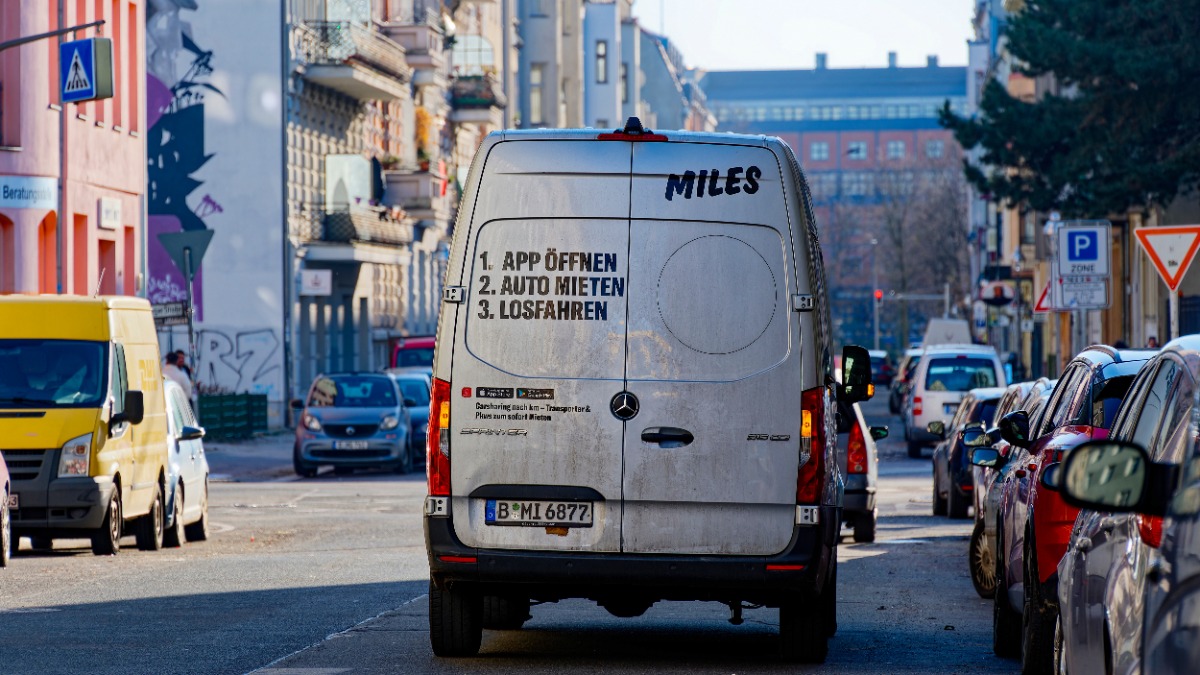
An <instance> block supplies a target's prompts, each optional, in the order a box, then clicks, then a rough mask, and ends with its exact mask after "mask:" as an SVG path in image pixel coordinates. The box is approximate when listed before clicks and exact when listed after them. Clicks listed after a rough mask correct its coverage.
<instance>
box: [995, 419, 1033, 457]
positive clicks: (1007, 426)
mask: <svg viewBox="0 0 1200 675" xmlns="http://www.w3.org/2000/svg"><path fill="white" fill-rule="evenodd" d="M999 427H1000V438H1003V439H1004V440H1006V441H1008V442H1009V443H1010V444H1012V445H1015V446H1017V447H1018V448H1028V447H1029V446H1031V445H1033V444H1032V443H1031V442H1030V441H1029V413H1027V412H1025V411H1024V410H1014V411H1012V412H1010V413H1008V414H1007V415H1005V416H1004V417H1002V418H1001V419H1000V424H999Z"/></svg>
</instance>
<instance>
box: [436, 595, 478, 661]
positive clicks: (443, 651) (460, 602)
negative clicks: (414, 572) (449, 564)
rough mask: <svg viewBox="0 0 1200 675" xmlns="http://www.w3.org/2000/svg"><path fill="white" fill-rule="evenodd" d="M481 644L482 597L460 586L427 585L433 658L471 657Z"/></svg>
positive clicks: (476, 652)
mask: <svg viewBox="0 0 1200 675" xmlns="http://www.w3.org/2000/svg"><path fill="white" fill-rule="evenodd" d="M482 642H483V596H481V595H479V594H478V593H476V592H474V591H473V590H472V589H470V588H469V587H464V586H463V585H461V584H454V585H450V584H446V587H445V588H438V587H437V585H436V584H434V583H433V581H430V582H429V645H430V646H431V647H433V653H434V654H436V655H437V656H443V657H446V656H475V655H476V654H478V653H479V645H480V644H481V643H482Z"/></svg>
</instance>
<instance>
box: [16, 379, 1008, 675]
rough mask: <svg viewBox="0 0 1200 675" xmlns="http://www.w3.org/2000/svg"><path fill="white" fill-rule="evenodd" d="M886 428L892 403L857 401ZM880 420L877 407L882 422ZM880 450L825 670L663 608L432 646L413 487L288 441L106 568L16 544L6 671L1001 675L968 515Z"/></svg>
mask: <svg viewBox="0 0 1200 675" xmlns="http://www.w3.org/2000/svg"><path fill="white" fill-rule="evenodd" d="M866 412H867V416H868V419H869V420H870V421H871V422H872V423H873V424H874V423H889V421H890V422H891V423H893V429H894V430H895V431H897V432H898V431H899V428H898V426H895V425H894V423H895V420H889V419H888V418H887V415H886V401H884V400H882V398H881V399H880V400H879V401H873V402H871V403H869V404H868V405H867V406H866ZM881 413H882V414H881ZM898 437H899V434H898V433H897V438H896V439H889V440H887V441H884V442H882V443H881V444H880V454H881V465H880V474H881V484H880V498H881V507H880V523H879V537H878V540H877V542H876V543H874V544H853V543H844V544H843V545H842V546H841V547H840V553H839V568H838V575H839V589H838V602H839V605H838V614H839V616H838V620H839V631H838V634H837V636H836V637H835V638H834V639H833V640H832V642H831V643H830V654H829V659H828V661H827V663H826V664H824V665H823V666H819V667H812V668H809V669H807V670H806V669H805V668H802V667H797V666H794V665H791V664H780V663H778V662H777V661H775V659H774V654H775V643H776V640H777V637H776V631H777V625H778V614H777V612H776V611H772V610H765V609H764V610H747V611H746V613H745V619H746V622H745V623H744V624H743V625H740V626H733V625H731V624H729V623H728V618H729V611H728V609H727V608H725V607H724V606H723V605H717V604H709V603H660V604H659V605H656V606H655V607H653V608H651V609H650V611H648V612H647V613H646V614H645V615H644V616H642V617H639V618H636V619H617V618H614V617H612V616H610V615H609V614H608V613H607V612H606V611H605V610H603V609H601V608H599V607H597V606H595V605H594V604H592V603H588V602H584V601H569V602H562V603H557V604H550V605H541V606H537V607H535V608H534V609H533V611H532V615H533V619H532V620H530V621H529V622H528V623H527V624H526V627H525V628H524V629H523V630H520V631H508V632H490V631H489V632H486V633H485V635H484V641H483V648H482V651H481V655H480V656H479V657H478V658H475V659H466V660H444V659H436V658H434V657H433V655H432V652H431V651H430V649H429V641H428V633H427V614H426V597H425V593H426V590H427V586H428V576H427V572H428V570H427V567H426V563H425V554H424V543H423V540H422V535H421V519H420V511H421V504H422V498H423V495H424V483H423V477H422V476H394V475H390V474H383V473H374V474H356V475H354V476H338V477H335V476H332V475H330V474H323V475H321V476H319V477H317V478H315V479H310V480H293V479H292V477H291V476H289V475H288V474H289V471H288V469H289V468H290V464H289V462H290V441H289V440H288V439H287V438H286V437H275V438H268V439H264V440H260V441H258V442H257V443H254V444H250V445H237V446H227V445H220V444H210V453H209V455H210V462H211V463H212V471H213V473H214V475H218V476H221V477H222V480H223V481H228V482H216V483H214V484H213V485H212V492H211V511H210V514H211V518H212V521H213V525H214V527H213V534H212V537H211V538H210V540H209V541H208V542H203V543H191V544H185V545H184V546H183V547H182V548H179V549H171V550H164V551H160V552H156V553H146V552H140V551H136V550H132V549H133V540H132V538H131V537H130V538H126V540H125V545H126V547H127V548H125V549H123V550H122V551H121V552H120V554H119V555H117V556H115V557H107V558H98V557H95V556H93V555H92V554H91V553H90V551H89V550H88V549H87V547H86V542H85V541H82V540H79V541H66V540H63V541H56V542H55V548H54V550H53V551H52V552H39V553H34V552H31V551H29V550H28V541H27V540H26V541H25V542H23V544H24V547H23V549H22V551H21V552H20V553H19V554H18V555H17V557H15V558H14V559H13V561H12V565H11V566H10V567H9V568H8V569H5V570H0V673H81V672H88V673H117V672H120V673H129V672H147V673H150V672H153V673H176V672H178V673H247V672H258V673H272V674H284V673H305V674H314V675H315V674H318V673H464V672H479V673H559V672H563V671H566V670H570V671H572V672H579V673H651V672H653V673H739V674H740V673H776V672H779V673H782V672H789V673H791V672H830V673H888V674H899V673H935V672H938V673H941V672H945V673H1011V672H1016V670H1017V664H1016V663H1015V662H1011V661H1003V660H1000V659H997V658H996V657H995V656H993V655H992V653H991V604H990V603H989V602H986V601H983V600H980V599H979V598H978V597H977V596H976V595H975V593H974V591H973V590H972V587H971V582H970V579H969V578H968V576H967V568H966V548H967V536H968V534H969V523H970V521H950V520H946V519H944V518H935V517H933V516H932V515H930V511H931V508H930V477H929V476H930V469H929V461H928V459H924V460H911V459H908V458H907V457H906V456H905V451H904V446H903V443H902V441H901V440H900V439H899V438H898Z"/></svg>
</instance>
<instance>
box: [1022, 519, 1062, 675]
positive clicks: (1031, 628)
mask: <svg viewBox="0 0 1200 675" xmlns="http://www.w3.org/2000/svg"><path fill="white" fill-rule="evenodd" d="M1032 537H1033V533H1032V532H1031V531H1028V530H1026V532H1025V542H1026V546H1025V570H1024V576H1025V578H1024V581H1025V606H1024V611H1023V612H1022V614H1021V628H1022V631H1023V634H1022V636H1021V672H1022V673H1023V674H1024V675H1050V673H1051V672H1052V668H1053V666H1054V624H1055V615H1056V614H1058V612H1056V611H1055V610H1054V605H1053V604H1052V603H1048V602H1044V601H1043V600H1042V594H1041V588H1040V585H1039V583H1038V577H1037V572H1036V571H1035V567H1036V565H1037V561H1036V560H1035V559H1034V556H1035V555H1036V553H1035V552H1034V551H1032V550H1031V549H1032V547H1031V546H1029V544H1030V543H1032V542H1033V538H1032Z"/></svg>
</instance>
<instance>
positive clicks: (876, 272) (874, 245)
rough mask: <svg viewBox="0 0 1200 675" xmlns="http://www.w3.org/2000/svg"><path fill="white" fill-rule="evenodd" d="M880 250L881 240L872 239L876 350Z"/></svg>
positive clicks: (872, 300) (877, 346)
mask: <svg viewBox="0 0 1200 675" xmlns="http://www.w3.org/2000/svg"><path fill="white" fill-rule="evenodd" d="M878 250H879V240H878V239H871V294H872V298H871V312H872V314H873V317H872V318H873V320H874V324H875V349H879V303H880V298H877V297H875V295H874V294H875V293H876V291H878V290H879V261H878V260H877V256H876V252H877V251H878Z"/></svg>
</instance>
